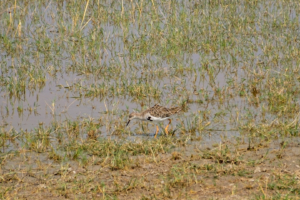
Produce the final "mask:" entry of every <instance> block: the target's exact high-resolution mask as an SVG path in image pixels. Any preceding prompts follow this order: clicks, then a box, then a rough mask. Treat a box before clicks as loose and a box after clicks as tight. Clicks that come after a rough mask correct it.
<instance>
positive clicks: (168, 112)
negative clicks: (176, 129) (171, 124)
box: [141, 104, 181, 118]
mask: <svg viewBox="0 0 300 200" xmlns="http://www.w3.org/2000/svg"><path fill="white" fill-rule="evenodd" d="M179 111H181V108H179V107H174V108H166V107H163V106H160V105H158V104H155V105H154V106H153V107H151V108H149V109H147V110H145V111H143V112H142V113H141V114H142V115H146V114H147V113H149V114H150V115H152V116H154V117H160V118H168V117H170V116H172V115H174V114H176V113H178V112H179Z"/></svg>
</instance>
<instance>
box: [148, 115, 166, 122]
mask: <svg viewBox="0 0 300 200" xmlns="http://www.w3.org/2000/svg"><path fill="white" fill-rule="evenodd" d="M169 118H170V117H165V118H160V117H153V116H151V120H153V121H156V122H161V121H165V120H167V119H169Z"/></svg>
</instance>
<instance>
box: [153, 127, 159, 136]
mask: <svg viewBox="0 0 300 200" xmlns="http://www.w3.org/2000/svg"><path fill="white" fill-rule="evenodd" d="M158 130H159V128H158V126H157V125H156V133H155V136H154V138H156V135H157V133H158Z"/></svg>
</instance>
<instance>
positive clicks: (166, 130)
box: [165, 119, 171, 135]
mask: <svg viewBox="0 0 300 200" xmlns="http://www.w3.org/2000/svg"><path fill="white" fill-rule="evenodd" d="M170 124H171V119H169V124H168V125H167V126H166V128H165V132H166V134H167V135H168V133H169V132H168V128H169V125H170Z"/></svg>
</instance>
